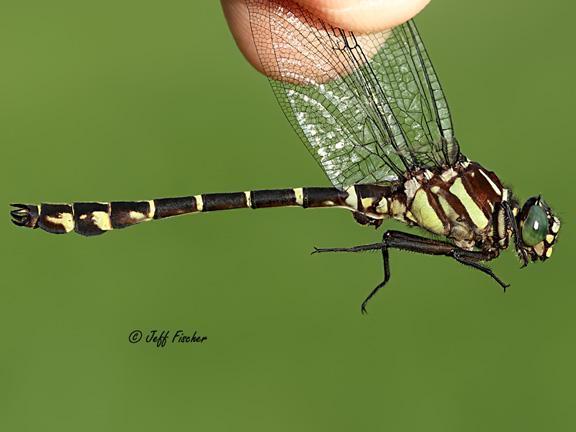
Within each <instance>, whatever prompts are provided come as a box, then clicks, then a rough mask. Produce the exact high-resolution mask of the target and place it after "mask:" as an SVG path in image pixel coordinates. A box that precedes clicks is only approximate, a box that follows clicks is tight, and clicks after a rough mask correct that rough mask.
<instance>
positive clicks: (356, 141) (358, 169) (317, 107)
mask: <svg viewBox="0 0 576 432" xmlns="http://www.w3.org/2000/svg"><path fill="white" fill-rule="evenodd" d="M246 4H247V6H248V10H249V14H250V23H251V27H252V33H253V37H254V43H255V45H256V49H257V51H258V55H259V58H260V61H261V64H262V67H263V69H264V70H265V71H266V73H267V74H268V76H270V77H271V79H270V82H271V85H272V88H273V90H274V93H275V94H276V97H277V99H278V102H279V104H280V106H281V107H282V110H283V111H284V113H285V115H286V117H287V118H288V120H289V121H290V123H291V124H292V126H293V127H294V129H295V130H296V132H297V133H298V135H299V136H300V138H301V139H302V141H303V142H304V143H305V144H306V146H307V147H308V149H309V151H310V152H311V153H312V155H313V156H314V157H315V158H316V160H317V161H318V162H319V163H320V165H321V166H322V168H323V170H324V172H325V173H326V175H327V176H328V178H329V179H330V180H331V182H332V183H333V184H334V185H335V186H340V187H342V186H347V185H351V184H358V183H378V182H385V181H396V180H399V179H401V178H402V177H403V176H404V174H405V173H406V172H409V171H411V170H414V169H418V168H422V167H436V166H440V165H448V164H451V163H452V162H453V161H454V158H455V157H457V156H456V155H457V145H456V141H455V140H454V139H453V131H452V123H451V120H450V114H449V111H448V107H447V104H446V101H445V98H444V95H443V92H442V89H441V88H440V85H439V83H438V80H437V78H436V74H435V73H434V70H433V68H432V64H431V63H430V60H429V58H428V56H427V53H426V51H425V49H424V47H423V45H422V42H421V40H420V37H419V35H418V32H417V30H416V27H415V25H414V24H413V23H412V22H408V23H405V24H403V25H401V26H399V27H396V28H395V29H392V30H388V31H384V32H379V33H374V34H370V35H359V36H356V35H354V34H353V33H351V32H347V31H344V30H342V29H338V28H335V27H332V26H330V25H328V24H326V23H324V22H323V21H321V20H320V19H318V18H316V17H314V16H313V15H311V14H310V13H308V12H307V11H306V10H304V9H302V8H301V7H299V6H298V5H296V4H294V3H292V2H290V1H285V0H282V1H268V0H246Z"/></svg>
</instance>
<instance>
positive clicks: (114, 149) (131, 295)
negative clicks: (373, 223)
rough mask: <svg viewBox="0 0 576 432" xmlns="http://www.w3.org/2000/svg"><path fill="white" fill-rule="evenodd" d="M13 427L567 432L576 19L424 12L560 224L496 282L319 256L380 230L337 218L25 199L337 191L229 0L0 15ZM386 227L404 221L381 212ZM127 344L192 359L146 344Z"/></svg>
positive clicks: (5, 405)
mask: <svg viewBox="0 0 576 432" xmlns="http://www.w3.org/2000/svg"><path fill="white" fill-rule="evenodd" d="M1 3H2V4H1V13H0V59H1V62H0V101H1V102H0V138H1V149H2V153H1V167H0V168H1V169H0V185H1V186H0V203H2V205H3V206H4V208H5V209H6V212H5V213H4V214H3V215H2V217H1V220H0V222H1V223H0V236H1V237H0V238H1V249H0V254H1V263H2V264H1V265H2V278H1V290H0V329H1V335H0V429H2V430H7V431H8V430H10V431H38V430H44V431H76V430H83V431H92V430H93V431H101V430H110V431H116V430H117V431H131V430H139V431H155V430H203V431H225V430H234V431H236V430H252V431H254V430H256V431H260V430H261V431H268V430H276V431H284V430H286V431H292V430H346V431H349V430H389V431H423V430H425V431H463V430H466V431H486V430H490V431H510V430H522V431H528V430H535V431H541V430H573V429H574V427H576V421H575V414H574V410H575V409H576V406H575V405H576V403H575V394H574V392H575V391H574V388H576V371H575V369H576V347H575V342H574V329H575V325H576V317H575V314H574V309H575V304H576V292H575V290H574V284H573V281H572V279H573V274H574V273H573V267H572V266H573V261H571V258H573V257H574V254H573V252H572V250H573V248H574V246H573V244H574V242H575V241H576V238H575V235H574V228H573V225H572V224H571V222H572V221H573V217H574V210H575V208H574V196H573V184H574V180H573V177H572V176H573V173H574V171H573V166H574V149H573V140H574V136H573V133H572V131H573V127H574V100H575V94H574V93H575V91H574V78H573V77H574V74H575V69H576V68H575V66H576V63H575V62H576V60H575V57H574V55H573V51H574V49H573V42H574V32H573V30H572V29H573V16H574V14H575V13H576V6H575V5H573V4H569V3H568V2H565V1H560V0H552V1H548V2H546V3H545V4H543V3H542V2H536V1H509V2H503V1H500V0H491V1H482V2H463V1H457V0H434V1H433V2H432V4H431V5H429V6H428V8H427V9H426V10H425V11H424V12H423V13H422V14H421V15H420V18H419V20H418V22H419V24H420V30H421V32H422V34H423V36H424V39H425V40H426V42H427V45H428V48H429V50H430V53H431V56H432V58H433V59H434V62H435V65H436V68H437V70H438V72H439V75H440V77H441V78H442V82H443V84H444V87H445V90H446V93H447V95H448V98H449V101H450V104H451V108H452V112H453V116H454V118H455V124H456V131H457V135H458V137H459V139H460V141H461V144H462V147H463V150H464V152H465V153H466V154H467V155H468V156H469V157H470V158H471V159H473V160H478V161H480V162H481V163H482V164H484V165H485V166H486V167H487V168H489V169H491V170H494V171H495V172H497V173H498V174H499V176H500V177H501V178H502V180H503V181H504V182H505V183H506V184H508V185H509V186H510V187H512V188H513V189H514V190H515V192H516V194H517V195H518V196H520V197H523V198H527V197H528V196H530V195H534V194H538V193H542V194H543V196H544V197H545V199H546V200H547V201H548V202H549V203H550V204H551V205H552V206H553V208H554V209H555V210H556V212H557V214H559V215H560V217H561V218H562V219H563V230H562V233H561V239H560V243H559V244H558V246H557V247H556V250H555V255H554V256H553V258H552V259H551V260H549V261H548V262H546V263H545V264H541V263H538V264H534V265H531V266H529V267H528V268H527V269H523V270H520V269H519V264H518V262H517V260H516V259H515V257H514V254H513V253H512V252H507V253H505V254H504V255H503V256H502V257H501V258H500V259H499V260H497V261H496V262H494V263H493V268H494V269H495V271H496V272H497V274H498V275H500V276H501V277H502V278H503V279H504V280H506V281H508V282H510V283H512V287H511V288H510V289H509V292H507V293H506V294H503V293H502V292H501V290H500V289H499V287H498V286H497V284H496V283H494V282H493V281H491V280H490V279H488V278H487V277H486V276H485V275H483V274H481V273H480V272H474V271H471V270H469V269H467V268H464V267H462V266H460V265H458V264H456V263H455V262H452V261H450V260H447V259H442V258H436V257H426V256H416V255H412V254H408V253H398V252H394V253H392V257H391V258H392V262H391V265H392V272H393V273H392V279H391V282H390V285H389V287H387V288H386V289H385V290H384V291H383V292H381V293H380V294H379V295H378V296H377V298H376V299H375V300H374V301H373V302H372V303H371V304H370V305H369V312H370V314H369V315H368V316H367V317H363V316H361V315H360V312H359V306H360V302H361V301H362V299H363V298H364V297H365V295H366V294H367V293H368V292H369V291H370V290H371V289H372V287H373V286H375V284H377V283H378V282H379V281H380V280H381V277H382V274H381V273H382V269H381V261H380V258H379V255H378V254H366V255H357V256H351V255H332V256H330V255H327V256H310V254H309V252H310V250H311V249H312V247H313V246H324V247H329V246H347V245H355V244H362V243H369V242H374V241H377V240H378V239H379V238H380V235H381V232H375V231H374V230H372V229H369V228H365V227H362V226H360V225H358V224H356V223H355V222H354V221H353V219H352V217H351V216H350V214H348V213H346V212H343V211H327V210H318V211H303V210H301V209H274V210H262V211H257V212H250V211H236V212H222V213H212V214H208V215H195V216H189V217H182V218H175V219H171V220H167V221H163V222H161V223H150V224H145V225H141V226H138V227H135V228H131V229H127V230H124V231H120V232H113V233H108V234H106V235H104V236H101V237H98V238H91V239H86V238H83V237H80V236H76V235H68V236H52V235H48V234H46V233H44V232H40V231H31V230H22V229H16V228H15V227H14V226H12V224H10V222H9V218H8V216H7V213H8V212H7V210H8V206H7V204H8V203H9V202H37V201H53V202H54V201H56V202H58V201H74V200H121V199H146V198H154V197H161V196H177V195H188V194H196V193H202V192H219V191H235V190H245V189H251V188H252V189H257V188H275V187H296V186H304V185H328V181H327V180H326V179H325V177H324V176H323V174H322V172H321V170H320V169H319V168H318V167H317V165H316V163H315V162H314V160H313V158H312V157H310V155H309V154H308V153H307V151H306V149H305V147H304V146H303V145H302V144H301V143H300V142H299V140H298V138H297V137H296V135H295V134H294V133H293V132H292V130H291V129H290V126H289V125H288V124H287V122H286V121H285V119H284V117H283V115H282V113H281V111H280V109H279V108H278V107H277V105H276V103H275V101H274V98H273V95H272V93H271V91H270V89H269V88H268V84H267V82H266V80H265V79H264V78H263V77H261V76H259V75H258V74H257V73H255V72H254V71H253V70H251V69H250V67H249V66H248V65H247V63H246V62H245V61H244V59H243V58H242V56H241V55H240V53H239V52H238V50H237V49H236V47H235V44H234V42H233V40H232V38H231V36H230V34H229V32H228V30H227V28H226V24H225V21H224V18H223V15H222V12H221V10H220V5H219V3H218V2H216V1H195V2H191V1H182V0H180V1H177V0H174V1H164V2H157V1H149V0H145V1H123V0H121V1H110V0H106V1H100V2H98V3H95V4H88V3H86V2H73V1H54V2H46V1H39V0H35V1H26V2H8V1H6V0H3V1H2V2H1ZM386 226H388V227H393V228H398V227H400V225H398V224H395V223H388V225H386ZM133 329H141V330H142V331H143V332H145V333H146V332H148V331H149V330H151V329H158V330H163V329H166V330H171V331H172V332H174V331H175V330H178V329H182V330H184V331H185V332H186V333H187V334H191V333H193V332H194V331H195V330H196V331H197V332H198V333H199V334H202V335H205V336H208V340H207V341H206V342H205V343H204V344H202V345H198V344H192V345H179V344H174V345H172V344H168V345H167V346H166V347H164V348H157V347H156V346H154V345H153V344H146V343H143V342H141V343H139V344H130V343H129V342H128V334H129V333H130V332H131V331H132V330H133Z"/></svg>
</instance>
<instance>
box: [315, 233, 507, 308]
mask: <svg viewBox="0 0 576 432" xmlns="http://www.w3.org/2000/svg"><path fill="white" fill-rule="evenodd" d="M390 248H391V249H400V250H406V251H410V252H416V253H422V254H427V255H443V256H448V257H451V258H453V259H455V260H456V261H458V262H459V263H461V264H464V265H466V266H469V267H472V268H475V269H477V270H480V271H482V272H483V273H486V274H487V275H489V276H490V277H492V279H494V280H495V281H496V282H498V284H500V286H501V287H502V288H504V289H506V288H507V287H508V286H509V285H507V284H505V283H504V282H502V280H500V279H499V278H498V277H497V276H496V275H495V274H494V273H493V272H492V270H490V269H489V268H487V267H484V266H482V265H480V264H479V262H480V261H489V260H491V259H493V258H495V257H496V255H495V254H493V253H490V252H484V251H467V250H464V249H461V248H459V247H457V246H454V245H453V244H450V243H447V242H442V241H439V240H433V239H429V238H426V237H420V236H416V235H413V234H408V233H405V232H401V231H386V232H385V233H384V236H383V238H382V242H381V243H373V244H369V245H361V246H355V247H351V248H325V249H320V248H314V252H312V253H324V252H364V251H369V250H378V249H380V250H382V259H383V263H384V280H383V281H382V282H380V283H379V284H378V285H377V286H376V288H374V289H373V290H372V291H371V292H370V294H368V297H366V299H365V300H364V301H363V302H362V306H361V311H362V313H366V304H367V303H368V301H369V300H370V299H371V298H372V297H374V295H375V294H376V292H378V290H379V289H380V288H382V287H383V286H384V285H386V283H387V282H388V280H389V279H390V260H389V256H388V249H390Z"/></svg>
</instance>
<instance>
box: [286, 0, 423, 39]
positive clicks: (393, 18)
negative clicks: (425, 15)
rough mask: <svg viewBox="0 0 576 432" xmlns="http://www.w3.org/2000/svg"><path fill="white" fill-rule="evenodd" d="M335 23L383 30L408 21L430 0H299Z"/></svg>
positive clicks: (348, 27) (354, 28)
mask: <svg viewBox="0 0 576 432" xmlns="http://www.w3.org/2000/svg"><path fill="white" fill-rule="evenodd" d="M296 2H297V3H298V4H300V5H301V6H302V7H304V8H306V9H308V10H310V11H311V12H312V13H314V14H315V15H316V16H318V17H319V18H321V19H323V20H324V21H326V22H328V23H330V24H331V25H333V26H335V27H341V28H343V29H346V30H350V31H354V32H357V33H370V32H377V31H382V30H385V29H388V28H391V27H394V26H397V25H399V24H402V23H403V22H406V21H408V20H409V19H411V18H413V17H414V16H415V15H417V14H418V12H420V11H421V10H422V9H424V7H425V6H426V5H427V4H428V3H429V2H430V0H296Z"/></svg>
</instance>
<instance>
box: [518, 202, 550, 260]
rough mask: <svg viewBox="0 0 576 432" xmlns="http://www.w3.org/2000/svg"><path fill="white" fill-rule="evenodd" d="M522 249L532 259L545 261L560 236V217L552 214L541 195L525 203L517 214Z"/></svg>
mask: <svg viewBox="0 0 576 432" xmlns="http://www.w3.org/2000/svg"><path fill="white" fill-rule="evenodd" d="M516 223H517V224H518V228H519V230H520V232H519V234H520V240H521V243H522V249H523V250H524V252H526V254H527V255H528V256H529V257H530V259H531V260H532V261H537V260H541V261H544V260H546V259H547V258H550V257H551V256H552V246H553V245H554V243H556V239H557V238H558V231H560V219H558V218H557V217H556V216H554V215H553V214H552V211H551V210H550V207H548V204H546V202H544V200H542V198H541V197H540V196H537V197H532V198H530V199H528V201H526V203H524V206H523V207H522V210H521V211H520V212H519V213H518V215H517V216H516Z"/></svg>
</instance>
